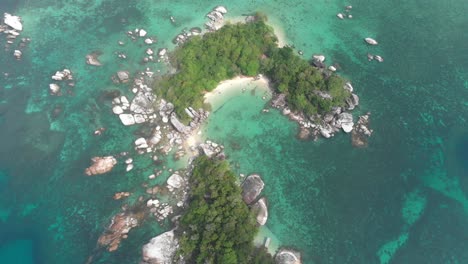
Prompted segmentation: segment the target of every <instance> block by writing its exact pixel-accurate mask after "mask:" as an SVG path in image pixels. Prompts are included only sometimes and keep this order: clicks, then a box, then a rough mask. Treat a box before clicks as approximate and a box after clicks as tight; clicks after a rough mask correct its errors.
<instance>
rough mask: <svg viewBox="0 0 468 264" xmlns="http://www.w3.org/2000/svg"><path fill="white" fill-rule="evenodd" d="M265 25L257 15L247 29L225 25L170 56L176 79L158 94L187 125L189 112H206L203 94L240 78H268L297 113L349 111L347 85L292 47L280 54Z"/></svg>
mask: <svg viewBox="0 0 468 264" xmlns="http://www.w3.org/2000/svg"><path fill="white" fill-rule="evenodd" d="M266 20H267V18H266V16H264V15H261V14H258V13H257V14H256V15H255V17H254V18H253V19H251V20H250V21H251V22H249V23H237V24H227V25H225V26H223V27H222V28H221V29H220V30H218V31H215V32H209V33H206V34H204V35H203V36H195V37H193V38H191V39H190V40H189V41H187V42H186V43H185V44H183V45H182V46H181V47H180V48H178V49H176V50H175V51H174V53H173V54H172V56H171V64H172V65H173V66H174V67H175V68H176V69H177V73H176V74H173V75H168V76H166V77H164V78H163V79H162V80H161V81H160V82H157V85H156V88H155V91H156V92H157V93H158V94H160V95H162V96H163V97H164V98H166V99H167V100H169V101H170V102H172V103H173V104H174V106H175V111H176V113H177V114H178V115H179V116H180V117H182V119H183V120H187V118H188V116H187V114H186V113H185V111H184V109H185V108H186V107H188V106H192V107H195V108H198V107H202V106H203V93H204V92H210V91H212V90H213V89H214V88H216V86H217V85H218V83H219V82H220V81H223V80H227V79H232V78H233V77H235V76H239V75H242V76H257V75H258V74H264V75H265V76H266V77H267V78H268V79H270V80H271V83H272V85H273V87H274V88H275V90H276V91H277V92H278V93H283V94H286V99H287V102H288V103H289V105H290V106H291V108H292V109H293V110H297V111H301V112H304V113H306V114H307V115H313V114H316V113H324V112H328V111H330V110H331V107H332V106H345V105H346V99H347V98H349V97H350V95H351V93H350V92H349V91H348V90H346V89H343V86H344V84H345V80H344V79H343V78H341V77H339V76H338V75H335V74H333V75H332V74H329V73H328V72H324V71H322V70H320V69H319V68H317V67H314V66H313V65H311V64H310V63H309V62H307V61H305V60H303V59H301V58H300V57H299V56H297V55H296V54H294V51H293V49H292V48H291V47H288V46H286V47H282V48H279V47H278V43H277V42H278V39H277V37H276V36H275V34H274V30H273V28H272V27H270V26H269V25H267V24H266ZM325 94H327V95H329V96H327V95H325Z"/></svg>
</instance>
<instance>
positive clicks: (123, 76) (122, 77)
mask: <svg viewBox="0 0 468 264" xmlns="http://www.w3.org/2000/svg"><path fill="white" fill-rule="evenodd" d="M117 78H118V81H119V82H121V83H126V82H128V80H129V79H130V76H129V72H128V71H118V72H117Z"/></svg>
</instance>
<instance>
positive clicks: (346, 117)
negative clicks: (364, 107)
mask: <svg viewBox="0 0 468 264" xmlns="http://www.w3.org/2000/svg"><path fill="white" fill-rule="evenodd" d="M337 123H338V124H340V125H341V128H342V129H343V131H344V132H345V133H349V132H351V131H352V130H353V126H354V122H353V115H351V114H350V113H341V114H339V115H338V120H337Z"/></svg>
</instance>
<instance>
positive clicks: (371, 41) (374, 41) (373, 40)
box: [364, 38, 379, 46]
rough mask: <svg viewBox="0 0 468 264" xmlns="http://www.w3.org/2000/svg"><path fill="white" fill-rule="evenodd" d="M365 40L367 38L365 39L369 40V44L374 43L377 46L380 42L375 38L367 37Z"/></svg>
mask: <svg viewBox="0 0 468 264" xmlns="http://www.w3.org/2000/svg"><path fill="white" fill-rule="evenodd" d="M364 40H365V41H366V42H367V44H369V45H374V46H375V45H377V44H379V43H378V42H377V41H376V40H375V39H373V38H365V39H364Z"/></svg>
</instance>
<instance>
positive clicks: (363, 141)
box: [351, 113, 373, 147]
mask: <svg viewBox="0 0 468 264" xmlns="http://www.w3.org/2000/svg"><path fill="white" fill-rule="evenodd" d="M369 119H370V113H367V114H365V115H362V116H360V117H359V120H358V122H357V124H356V126H355V128H354V130H353V133H352V134H351V139H352V143H353V146H355V147H365V146H367V141H368V138H369V137H370V136H371V135H372V132H373V130H372V129H370V128H369Z"/></svg>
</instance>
